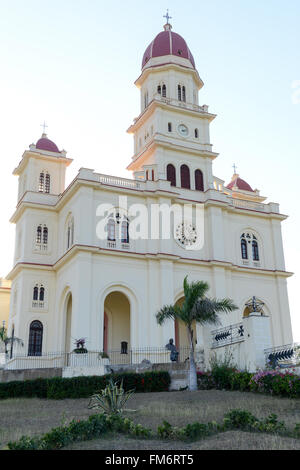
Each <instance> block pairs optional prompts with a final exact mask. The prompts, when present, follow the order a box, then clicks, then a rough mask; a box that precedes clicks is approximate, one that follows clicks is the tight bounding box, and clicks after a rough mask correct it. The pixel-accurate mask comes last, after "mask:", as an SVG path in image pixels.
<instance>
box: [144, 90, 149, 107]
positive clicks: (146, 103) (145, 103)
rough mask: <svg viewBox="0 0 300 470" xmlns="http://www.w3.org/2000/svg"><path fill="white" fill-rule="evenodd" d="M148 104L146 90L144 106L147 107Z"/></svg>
mask: <svg viewBox="0 0 300 470" xmlns="http://www.w3.org/2000/svg"><path fill="white" fill-rule="evenodd" d="M147 106H148V91H146V92H145V94H144V107H145V108H147Z"/></svg>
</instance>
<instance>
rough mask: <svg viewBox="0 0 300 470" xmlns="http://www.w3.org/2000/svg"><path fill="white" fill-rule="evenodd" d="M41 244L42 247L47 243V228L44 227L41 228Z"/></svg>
mask: <svg viewBox="0 0 300 470" xmlns="http://www.w3.org/2000/svg"><path fill="white" fill-rule="evenodd" d="M43 243H44V245H47V243H48V228H47V227H46V226H44V228H43Z"/></svg>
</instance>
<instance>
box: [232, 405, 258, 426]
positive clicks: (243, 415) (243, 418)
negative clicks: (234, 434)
mask: <svg viewBox="0 0 300 470" xmlns="http://www.w3.org/2000/svg"><path fill="white" fill-rule="evenodd" d="M255 422H258V419H257V418H256V417H255V416H253V414H252V413H250V411H246V410H239V409H236V410H231V411H229V412H228V413H226V414H225V415H224V426H225V428H229V429H243V430H249V429H251V428H252V427H253V425H254V423H255Z"/></svg>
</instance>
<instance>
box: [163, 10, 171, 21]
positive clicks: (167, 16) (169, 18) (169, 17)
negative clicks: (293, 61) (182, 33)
mask: <svg viewBox="0 0 300 470" xmlns="http://www.w3.org/2000/svg"><path fill="white" fill-rule="evenodd" d="M164 18H166V19H167V24H170V23H169V20H171V19H172V16H169V8H168V9H167V14H166V15H164Z"/></svg>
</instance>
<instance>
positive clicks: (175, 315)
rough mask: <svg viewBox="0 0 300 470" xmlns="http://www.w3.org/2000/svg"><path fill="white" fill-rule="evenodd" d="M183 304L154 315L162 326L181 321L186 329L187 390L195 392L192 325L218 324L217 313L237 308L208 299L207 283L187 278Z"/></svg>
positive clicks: (230, 303)
mask: <svg viewBox="0 0 300 470" xmlns="http://www.w3.org/2000/svg"><path fill="white" fill-rule="evenodd" d="M183 290H184V297H185V298H184V302H183V304H182V305H181V306H179V305H176V304H175V305H165V306H164V307H163V308H162V309H161V310H159V312H157V314H156V320H157V323H158V324H159V325H162V324H163V323H164V322H165V321H166V320H168V319H173V320H181V321H182V322H183V323H184V324H185V325H186V328H187V335H188V339H189V345H190V370H189V390H192V391H193V390H197V372H196V363H195V346H194V331H193V323H194V322H197V323H200V324H201V325H205V324H210V325H217V324H220V323H221V322H220V319H219V316H218V313H220V312H222V313H228V312H232V311H233V310H236V309H237V308H238V307H237V306H236V305H235V304H234V303H233V301H232V300H231V299H209V298H207V297H206V294H207V292H208V290H209V285H208V284H207V282H203V281H196V282H191V283H189V282H188V280H187V276H186V277H185V279H184V281H183Z"/></svg>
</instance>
